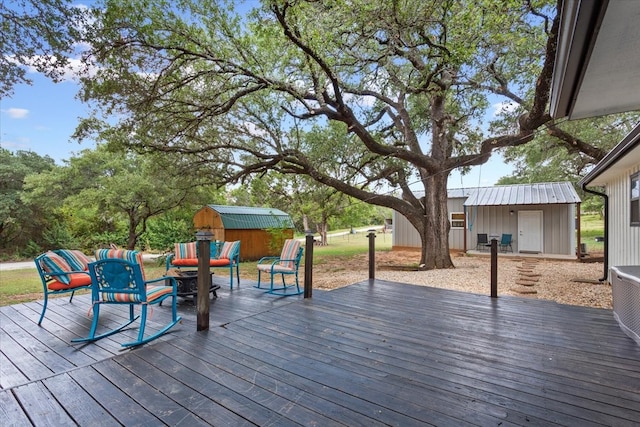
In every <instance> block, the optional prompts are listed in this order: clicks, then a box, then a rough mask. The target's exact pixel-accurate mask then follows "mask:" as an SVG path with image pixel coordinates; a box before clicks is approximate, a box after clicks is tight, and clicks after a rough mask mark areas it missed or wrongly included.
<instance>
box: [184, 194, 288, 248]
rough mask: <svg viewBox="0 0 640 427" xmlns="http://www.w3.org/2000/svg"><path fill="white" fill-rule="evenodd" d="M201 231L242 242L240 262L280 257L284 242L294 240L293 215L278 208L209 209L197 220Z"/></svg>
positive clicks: (229, 207) (216, 237)
mask: <svg viewBox="0 0 640 427" xmlns="http://www.w3.org/2000/svg"><path fill="white" fill-rule="evenodd" d="M193 225H194V226H195V228H196V229H197V230H209V231H211V232H212V233H213V239H214V240H219V241H227V242H232V241H235V240H240V242H241V243H240V259H241V260H243V261H246V260H256V259H260V258H262V257H263V256H270V255H277V254H279V253H280V249H281V248H282V243H283V240H284V239H291V238H293V230H294V226H293V221H292V219H291V217H290V216H289V214H287V213H286V212H283V211H281V210H279V209H274V208H258V207H250V206H225V205H207V206H205V207H203V208H202V209H200V210H199V211H198V212H196V214H195V215H194V216H193Z"/></svg>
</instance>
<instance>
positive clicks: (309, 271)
mask: <svg viewBox="0 0 640 427" xmlns="http://www.w3.org/2000/svg"><path fill="white" fill-rule="evenodd" d="M314 240H315V239H314V238H313V232H307V236H306V239H305V244H304V245H305V254H304V297H305V298H311V294H312V293H313V244H314Z"/></svg>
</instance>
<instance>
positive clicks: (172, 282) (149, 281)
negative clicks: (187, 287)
mask: <svg viewBox="0 0 640 427" xmlns="http://www.w3.org/2000/svg"><path fill="white" fill-rule="evenodd" d="M167 279H168V280H170V281H171V286H173V287H174V288H175V287H177V282H176V278H175V277H173V276H162V277H159V278H157V279H151V280H146V281H145V282H144V284H145V285H148V284H150V283H156V282H161V281H162V282H166V280H167Z"/></svg>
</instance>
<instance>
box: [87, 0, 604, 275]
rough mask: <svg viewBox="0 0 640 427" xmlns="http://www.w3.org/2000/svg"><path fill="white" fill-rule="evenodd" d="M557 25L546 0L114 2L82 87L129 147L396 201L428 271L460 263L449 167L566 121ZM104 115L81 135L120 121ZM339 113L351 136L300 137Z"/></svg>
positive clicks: (562, 138)
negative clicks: (553, 105) (454, 256)
mask: <svg viewBox="0 0 640 427" xmlns="http://www.w3.org/2000/svg"><path fill="white" fill-rule="evenodd" d="M558 22H559V19H558V16H557V5H556V4H554V3H553V2H550V1H545V0H502V1H496V0H473V1H470V0H469V1H464V0H420V1H418V0H405V1H398V0H381V1H376V2H371V1H368V0H349V1H344V0H334V1H312V0H308V1H304V0H273V1H264V2H263V4H262V7H261V8H260V9H259V10H254V11H252V12H251V13H249V12H247V10H246V5H243V4H241V5H239V6H236V7H235V8H234V7H233V6H231V5H229V6H227V5H225V4H223V3H222V2H220V1H214V0H202V1H195V0H193V1H187V0H182V1H178V2H173V1H171V2H168V1H156V2H148V1H142V0H140V1H137V0H133V1H129V2H126V4H125V2H120V1H110V0H107V1H105V3H104V8H103V14H102V17H101V19H100V21H99V22H98V25H97V26H96V27H95V33H94V34H92V35H91V40H92V43H93V51H92V56H91V57H89V58H88V60H90V61H91V65H97V66H99V67H100V72H99V73H98V75H97V76H96V78H94V79H91V80H85V81H84V89H83V94H82V96H83V98H84V99H85V100H87V101H93V102H95V104H96V105H97V106H98V107H100V111H101V112H102V113H103V114H105V115H112V114H118V118H119V121H118V123H117V124H116V125H115V126H116V127H117V128H118V132H122V131H123V130H125V131H129V132H131V134H132V135H134V136H133V137H132V138H131V139H130V140H128V141H126V143H127V144H128V145H130V146H132V147H134V148H136V149H138V150H140V151H142V152H144V151H164V152H166V153H178V154H179V155H180V156H182V158H183V159H187V158H189V159H191V162H192V165H193V167H194V168H202V171H203V172H202V173H206V174H208V175H209V176H210V177H211V178H212V180H215V181H217V182H219V183H225V182H235V181H238V180H241V179H242V178H243V177H244V176H247V175H249V174H259V173H263V172H264V171H268V170H276V171H278V172H280V173H284V174H301V175H307V176H309V177H311V178H312V179H313V180H315V181H316V182H318V183H320V184H322V185H326V186H329V187H332V188H334V189H336V190H338V191H340V192H343V193H345V194H347V195H349V196H351V197H354V198H357V199H360V200H363V201H365V202H367V203H371V204H375V205H379V206H385V207H389V208H392V209H395V210H396V211H397V212H399V213H400V214H401V215H404V216H405V217H406V218H407V219H408V220H409V222H410V223H411V224H412V225H413V226H414V227H415V228H416V230H417V231H418V233H419V234H420V236H421V239H422V258H421V264H422V265H423V267H424V268H427V269H429V268H448V267H452V261H451V258H450V256H449V246H448V232H449V227H450V226H449V220H448V214H447V203H446V202H447V178H448V176H449V174H450V172H451V171H452V170H454V169H458V168H467V167H470V166H473V165H480V164H483V163H485V162H486V161H487V160H488V159H489V157H490V156H491V154H492V152H494V151H495V150H497V149H501V148H504V147H513V146H519V145H523V144H526V143H528V142H529V141H531V140H533V139H534V137H535V136H536V131H537V130H538V129H540V128H541V127H542V126H543V125H545V124H547V126H549V129H551V130H555V129H558V127H557V126H556V124H554V123H553V122H550V117H549V115H548V113H547V104H548V100H549V91H550V89H549V87H550V79H551V74H552V70H553V63H554V59H555V54H556V36H557V32H558ZM496 104H499V105H501V106H503V108H500V109H498V110H497V112H496V113H495V115H494V111H496V107H495V105H496ZM98 118H99V117H98V116H96V117H92V118H89V119H87V120H86V121H85V122H84V123H83V124H82V126H80V128H79V130H78V136H79V137H83V136H87V135H88V134H90V133H91V132H110V131H111V130H110V129H109V127H105V125H104V123H103V122H100V121H98ZM505 118H506V119H509V120H505ZM494 121H495V123H492V122H494ZM330 123H336V124H339V125H340V126H341V127H342V132H344V134H345V135H347V136H348V138H345V139H343V140H341V141H340V143H335V142H334V141H323V142H322V147H321V149H315V147H309V146H306V145H305V140H304V139H301V138H298V137H297V135H298V133H299V132H300V130H301V129H302V130H308V129H310V128H311V127H312V126H316V127H328V126H329V124H330ZM135 135H144V136H145V137H144V138H140V139H138V138H136V137H135ZM556 140H557V141H558V144H572V145H573V146H575V145H576V144H575V141H573V140H572V139H571V135H569V134H567V135H565V134H561V133H560V132H558V133H557V135H556ZM580 142H581V144H580V146H579V147H578V149H579V150H580V151H581V152H585V153H587V154H588V155H589V156H592V157H596V158H598V157H601V156H602V155H603V152H602V151H601V150H598V149H597V148H596V147H592V146H591V145H589V144H588V143H587V142H584V141H580ZM323 152H324V153H325V154H326V155H323ZM336 159H337V161H339V162H340V165H341V168H343V169H344V171H345V172H346V173H345V174H343V175H342V176H341V177H336V176H335V175H334V174H333V172H332V171H333V167H334V166H335V162H336ZM345 176H346V177H347V178H345Z"/></svg>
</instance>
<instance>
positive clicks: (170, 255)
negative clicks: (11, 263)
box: [165, 253, 176, 271]
mask: <svg viewBox="0 0 640 427" xmlns="http://www.w3.org/2000/svg"><path fill="white" fill-rule="evenodd" d="M175 257H176V254H174V253H170V254H169V255H167V261H166V265H165V271H166V270H168V269H170V268H171V266H172V265H173V263H172V261H173V259H174V258H175Z"/></svg>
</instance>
